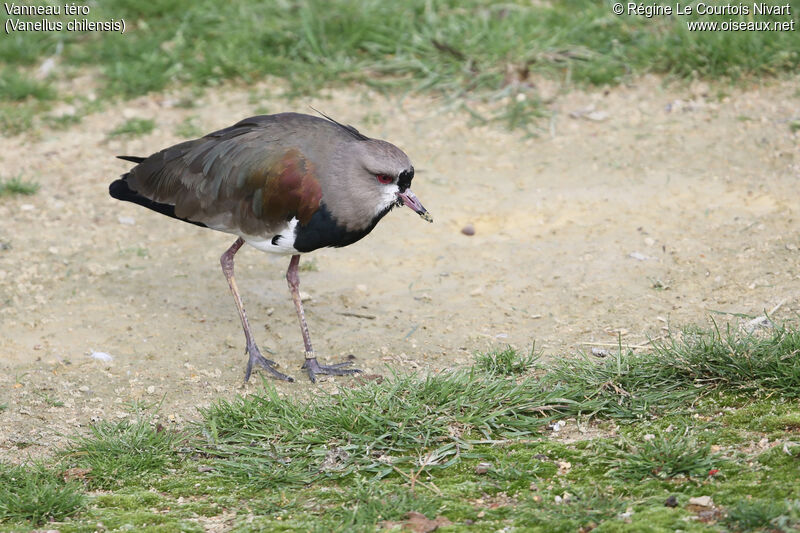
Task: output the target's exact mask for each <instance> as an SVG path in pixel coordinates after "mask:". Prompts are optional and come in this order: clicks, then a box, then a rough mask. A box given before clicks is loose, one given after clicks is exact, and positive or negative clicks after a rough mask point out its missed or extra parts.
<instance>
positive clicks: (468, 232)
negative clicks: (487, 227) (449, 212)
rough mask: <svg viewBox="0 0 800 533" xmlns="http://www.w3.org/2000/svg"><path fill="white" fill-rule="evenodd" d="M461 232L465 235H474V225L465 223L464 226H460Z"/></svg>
mask: <svg viewBox="0 0 800 533" xmlns="http://www.w3.org/2000/svg"><path fill="white" fill-rule="evenodd" d="M461 233H463V234H464V235H467V236H468V237H472V236H473V235H475V226H473V225H472V224H467V225H466V226H464V227H463V228H461Z"/></svg>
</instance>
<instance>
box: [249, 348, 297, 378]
mask: <svg viewBox="0 0 800 533" xmlns="http://www.w3.org/2000/svg"><path fill="white" fill-rule="evenodd" d="M247 353H248V354H249V355H250V357H249V359H248V360H247V370H245V373H244V381H245V383H247V381H249V380H250V374H251V373H252V372H253V365H257V366H260V367H261V368H263V369H264V370H266V371H267V372H269V373H270V374H272V377H274V378H276V379H280V380H283V381H289V382H292V381H294V378H293V377H292V376H287V375H286V374H284V373H282V372H278V370H276V369H275V367H276V366H277V364H278V363H276V362H275V361H271V360H269V359H267V358H266V357H264V356H263V355H261V352H260V351H259V350H258V346H256V345H255V344H252V345H248V346H247Z"/></svg>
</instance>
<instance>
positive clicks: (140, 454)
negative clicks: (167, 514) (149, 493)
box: [63, 419, 180, 489]
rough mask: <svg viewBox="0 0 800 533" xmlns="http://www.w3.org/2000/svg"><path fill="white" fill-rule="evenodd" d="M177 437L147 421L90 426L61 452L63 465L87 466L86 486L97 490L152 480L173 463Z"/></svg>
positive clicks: (105, 423)
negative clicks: (86, 433)
mask: <svg viewBox="0 0 800 533" xmlns="http://www.w3.org/2000/svg"><path fill="white" fill-rule="evenodd" d="M179 440H180V437H179V436H178V435H176V434H175V433H174V432H172V431H167V430H165V429H163V428H162V427H160V426H154V425H153V424H152V423H151V422H150V421H149V420H147V419H142V420H139V421H136V422H128V421H122V422H117V423H111V422H101V423H99V424H96V425H94V426H92V428H91V435H89V436H88V437H76V438H75V440H74V442H73V444H72V445H71V446H70V447H68V448H67V449H66V450H64V452H63V457H64V461H65V464H67V465H69V466H70V467H72V468H86V469H90V472H89V473H88V474H87V479H88V480H89V481H88V484H89V486H91V487H95V488H100V489H111V488H118V487H120V486H122V485H125V484H128V483H131V482H134V481H136V482H139V481H142V480H146V479H152V478H153V477H154V476H157V475H161V474H164V473H165V472H166V471H167V469H168V468H169V467H170V466H171V465H172V464H173V463H174V462H176V460H177V458H176V448H177V443H178V442H179Z"/></svg>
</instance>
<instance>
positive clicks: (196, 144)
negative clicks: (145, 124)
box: [128, 120, 322, 235]
mask: <svg viewBox="0 0 800 533" xmlns="http://www.w3.org/2000/svg"><path fill="white" fill-rule="evenodd" d="M261 126H262V124H261V123H259V122H258V121H249V122H248V121H247V120H245V121H242V122H240V123H239V124H237V125H235V126H232V127H230V128H226V129H224V130H220V131H218V132H215V133H212V134H210V135H207V136H206V137H203V138H201V139H197V140H194V141H188V142H185V143H181V144H177V145H175V146H172V147H170V148H167V149H165V150H162V151H160V152H158V153H156V154H153V155H152V156H150V157H148V158H147V159H145V160H144V161H142V162H141V163H140V164H139V165H138V166H136V167H134V168H133V169H132V170H131V172H130V173H129V176H128V185H129V187H130V188H131V189H132V190H134V191H136V192H137V193H138V194H141V195H143V196H145V197H147V198H149V199H151V200H153V201H155V202H159V203H162V204H168V205H173V206H175V215H176V216H177V217H179V218H183V219H186V220H190V221H193V222H201V223H203V224H205V225H207V226H209V227H211V228H214V229H220V230H223V231H232V232H242V233H245V234H250V235H258V234H261V233H263V232H265V231H269V230H270V228H273V227H276V226H277V225H282V224H283V223H284V222H285V221H286V220H288V219H291V218H292V217H297V218H298V219H299V220H300V222H301V223H307V222H308V221H309V220H310V219H311V216H312V215H313V214H314V212H315V211H316V210H317V209H318V208H319V205H320V199H321V198H322V190H321V188H320V185H319V182H318V181H317V177H316V175H315V168H314V165H313V164H312V163H311V161H309V160H308V158H307V157H306V156H305V155H304V154H303V153H302V152H301V151H300V149H299V148H297V147H292V146H286V145H285V144H284V143H283V142H281V140H279V139H274V138H273V139H270V138H269V137H270V130H269V129H265V128H263V127H261Z"/></svg>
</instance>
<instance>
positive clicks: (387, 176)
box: [109, 113, 433, 382]
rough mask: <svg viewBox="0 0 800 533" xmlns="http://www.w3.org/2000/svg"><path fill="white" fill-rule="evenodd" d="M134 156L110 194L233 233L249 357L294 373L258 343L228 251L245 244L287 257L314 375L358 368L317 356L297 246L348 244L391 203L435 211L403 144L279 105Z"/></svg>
mask: <svg viewBox="0 0 800 533" xmlns="http://www.w3.org/2000/svg"><path fill="white" fill-rule="evenodd" d="M120 158H121V159H125V160H127V161H131V162H133V163H136V166H135V167H133V168H132V169H131V170H130V171H129V172H128V173H127V174H124V175H123V176H122V177H121V178H120V179H118V180H116V181H114V182H113V183H112V184H111V186H110V187H109V192H110V193H111V196H113V197H114V198H116V199H118V200H124V201H126V202H133V203H136V204H139V205H142V206H144V207H147V208H148V209H152V210H153V211H158V212H159V213H162V214H165V215H167V216H170V217H173V218H176V219H178V220H183V221H185V222H189V223H191V224H196V225H198V226H202V227H206V228H211V229H214V230H217V231H222V232H225V233H231V234H233V235H237V236H238V238H237V239H236V242H234V243H233V245H232V246H231V247H230V248H228V250H227V251H226V252H225V253H223V254H222V257H220V263H221V264H222V272H223V273H224V274H225V278H226V279H227V280H228V285H229V286H230V288H231V292H232V293H233V299H234V301H235V302H236V308H237V309H238V310H239V317H240V318H241V320H242V328H243V329H244V336H245V340H246V343H247V353H248V356H249V358H248V360H247V370H246V371H245V381H247V380H248V379H250V373H251V372H252V370H253V365H258V366H260V367H262V368H264V369H265V370H267V371H268V372H269V373H270V374H272V376H273V377H276V378H278V379H283V380H286V381H293V379H292V378H291V377H290V376H287V375H286V374H283V373H282V372H279V371H278V370H277V369H276V368H275V362H274V361H270V360H269V359H266V358H264V357H263V356H262V355H261V353H260V352H259V349H258V346H256V343H255V340H254V339H253V334H252V332H251V331H250V324H249V323H248V321H247V314H246V313H245V310H244V305H243V304H242V299H241V297H240V296H239V290H238V289H237V287H236V280H235V278H234V276H233V256H234V255H235V254H236V252H237V251H238V250H239V248H241V247H242V245H243V244H244V243H247V244H249V245H250V246H253V247H254V248H257V249H258V250H261V251H264V252H269V253H275V254H284V255H290V256H291V260H290V261H289V269H288V271H287V272H286V280H287V281H288V282H289V288H290V290H291V293H292V299H293V300H294V306H295V309H296V311H297V318H298V319H299V320H300V330H301V332H302V334H303V343H304V345H305V363H304V364H303V368H305V369H306V370H307V371H308V375H309V377H310V378H311V381H312V382H314V381H316V377H315V376H316V375H318V374H331V375H337V376H338V375H346V374H353V373H356V372H359V370H357V369H354V368H345V367H346V366H348V365H349V364H350V363H340V364H335V365H329V366H328V365H322V364H320V363H319V362H318V361H317V358H316V356H315V354H314V349H313V348H312V346H311V338H310V337H309V333H308V326H307V325H306V319H305V314H304V312H303V304H302V302H301V301H300V291H299V277H298V274H297V266H298V263H299V262H300V254H301V253H306V252H310V251H312V250H316V249H317V248H322V247H326V246H334V247H340V246H347V245H348V244H352V243H354V242H356V241H358V240H359V239H361V238H362V237H364V236H365V235H367V234H368V233H369V232H370V231H372V229H373V228H374V227H375V225H376V224H377V223H378V222H379V221H380V220H381V219H382V218H383V217H384V216H385V215H386V214H387V213H388V212H389V211H391V210H392V208H394V207H395V206H402V205H405V206H408V207H410V208H411V209H413V210H414V211H416V212H417V213H418V214H419V215H420V216H421V217H422V218H424V219H425V220H427V221H429V222H432V221H433V219H432V218H431V216H430V215H429V214H428V212H427V211H426V210H425V208H424V207H422V204H421V203H420V202H419V200H418V199H417V197H416V196H415V195H414V193H413V192H411V188H410V187H411V180H412V179H413V178H414V167H413V166H412V165H411V161H410V160H409V159H408V156H407V155H406V154H405V153H403V151H402V150H400V149H399V148H397V147H396V146H394V145H393V144H390V143H388V142H386V141H381V140H378V139H370V138H369V137H366V136H364V135H362V134H361V133H359V132H358V130H356V129H355V128H353V127H352V126H346V125H343V124H340V123H338V122H336V121H334V120H332V119H330V118H329V117H327V116H326V117H325V118H320V117H313V116H310V115H303V114H299V113H281V114H277V115H263V116H257V117H251V118H246V119H244V120H242V121H241V122H239V123H237V124H234V125H233V126H231V127H229V128H225V129H222V130H219V131H215V132H214V133H209V134H208V135H206V136H205V137H202V138H200V139H196V140H193V141H186V142H183V143H180V144H176V145H175V146H171V147H169V148H166V149H164V150H161V151H160V152H156V153H155V154H153V155H151V156H149V157H131V156H120Z"/></svg>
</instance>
